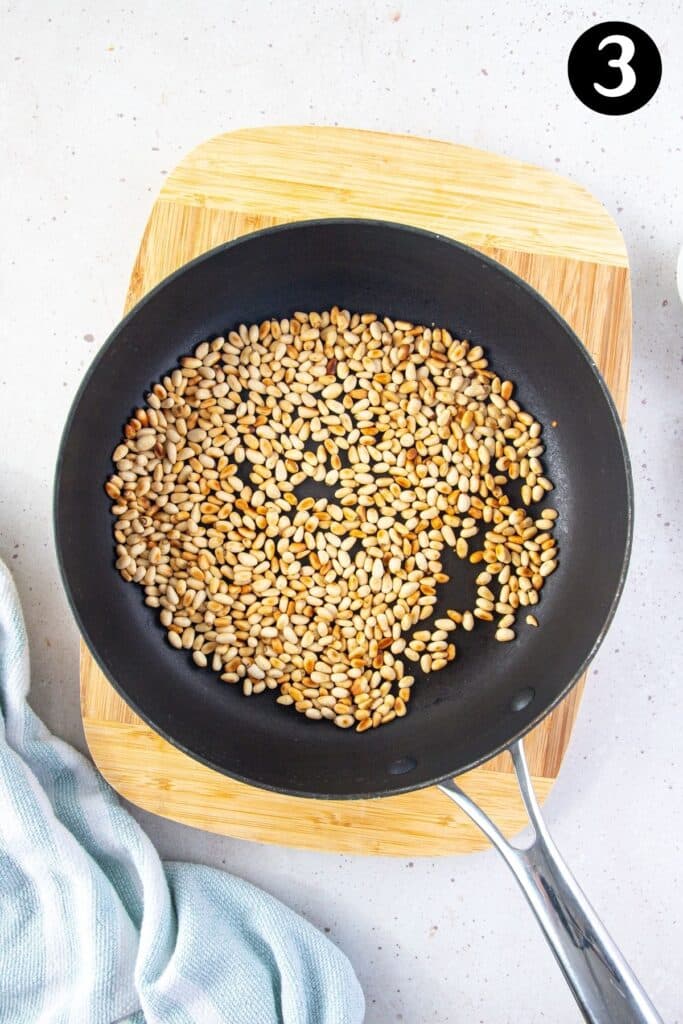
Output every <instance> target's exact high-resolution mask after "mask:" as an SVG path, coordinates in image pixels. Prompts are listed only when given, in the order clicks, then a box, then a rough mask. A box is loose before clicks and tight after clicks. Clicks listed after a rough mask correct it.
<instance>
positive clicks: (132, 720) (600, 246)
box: [81, 127, 631, 856]
mask: <svg viewBox="0 0 683 1024" xmlns="http://www.w3.org/2000/svg"><path fill="white" fill-rule="evenodd" d="M339 216H345V217H375V218H381V219H386V220H391V221H401V222H403V223H406V224H413V225H416V226H418V227H421V228H428V229H431V230H432V231H436V232H439V233H441V234H444V235H449V236H451V237H453V238H456V239H458V240H459V241H461V242H465V243H467V244H468V245H471V246H474V247H475V248H477V249H480V250H481V251H482V252H485V253H487V254H488V255H489V256H492V257H493V258H494V259H496V260H499V261H500V262H501V263H503V264H504V265H505V266H507V267H509V268H510V269H511V270H514V271H515V272H516V273H517V274H519V275H520V276H521V277H523V278H525V279H526V280H527V281H528V282H529V283H530V284H531V285H533V286H534V288H536V289H538V291H539V292H541V294H542V295H544V296H545V297H546V298H547V299H548V300H549V301H550V302H551V303H552V304H553V305H554V306H555V307H556V308H557V309H558V310H559V312H560V313H561V314H562V316H563V317H564V318H565V319H566V320H567V321H568V322H569V324H571V326H572V327H573V328H574V330H575V331H576V333H577V334H578V335H579V337H580V338H581V339H582V340H583V341H584V343H585V344H586V346H587V347H588V348H589V350H590V352H591V353H592V355H593V357H594V358H595V360H596V362H597V364H598V366H599V367H600V369H601V370H602V373H603V374H604V376H605V378H606V380H607V383H608V385H609V386H610V389H611V391H612V394H613V395H614V398H615V400H616V403H617V406H618V408H619V410H620V413H621V415H622V416H623V415H624V412H625V406H626V393H627V387H628V377H629V364H630V354H631V297H630V286H629V272H628V260H627V255H626V250H625V247H624V242H623V239H622V237H621V235H620V233H619V230H618V228H617V226H616V224H615V223H614V221H613V220H612V219H611V217H610V216H609V214H608V213H607V211H606V210H605V209H604V208H603V207H602V206H601V204H600V203H599V202H598V201H597V199H595V198H594V197H593V196H592V195H590V194H589V193H588V192H586V191H585V189H583V188H581V187H580V186H579V185H576V184H574V183H573V182H571V181H568V180H566V179H565V178H561V177H559V176H557V175H556V174H553V173H551V172H549V171H546V170H543V169H542V168H539V167H532V166H529V165H527V164H522V163H519V162H517V161H515V160H508V159H506V158H505V157H501V156H495V155H493V154H491V153H485V152H481V151H479V150H474V149H469V148H467V147H465V146H456V145H452V144H451V143H445V142H436V141H433V140H427V139H418V138H412V137H408V136H399V135H384V134H378V133H376V132H360V131H353V130H348V129H341V128H312V127H295V128H258V129H251V130H245V131H238V132H230V133H228V134H226V135H219V136H216V137H215V138H213V139H211V140H209V141H208V142H206V143H204V144H203V145H201V146H199V147H198V148H197V149H195V150H194V151H193V152H192V153H190V154H189V155H188V156H187V157H186V158H185V159H184V160H183V161H182V162H181V163H180V164H179V165H178V167H176V169H175V170H174V171H173V172H172V173H171V174H169V176H168V178H167V179H166V183H165V185H164V187H163V188H162V190H161V193H160V195H159V196H158V198H157V200H156V202H155V204H154V206H153V208H152V212H151V215H150V218H149V221H148V223H147V227H146V229H145V233H144V235H143V238H142V242H141V244H140V249H139V252H138V255H137V259H136V261H135V266H134V268H133V273H132V276H131V281H130V287H129V289H128V295H127V299H126V309H130V307H131V306H133V305H134V304H135V303H136V302H137V301H138V300H139V299H141V298H142V296H143V295H144V294H145V293H146V292H147V291H149V289H150V288H153V287H154V285H156V284H157V283H158V282H159V281H161V280H162V279H163V278H164V277H166V276H167V275H168V274H170V273H171V272H172V271H174V270H175V269H176V268H177V267H179V266H180V265H181V264H183V263H185V262H187V261H188V260H190V259H192V258H193V257H195V256H198V255H199V254H200V253H202V252H205V251H206V250H207V249H211V248H212V247H214V246H216V245H219V244H220V243H221V242H225V241H227V240H229V239H231V238H235V237H236V236H238V235H242V234H245V233H247V232H249V231H254V230H256V229H257V228H262V227H267V226H270V225H273V224H280V223H284V222H287V221H294V220H304V219H309V218H315V217H339ZM583 682H584V681H582V682H581V684H580V685H579V686H577V687H576V688H575V689H574V690H573V692H572V693H571V694H570V695H569V696H568V697H567V698H566V700H565V701H564V702H563V703H562V704H561V705H560V706H559V707H558V708H557V709H556V710H555V711H554V712H553V713H552V714H551V715H550V716H548V717H547V718H546V719H545V721H544V722H542V723H541V725H539V726H538V727H537V728H536V729H535V730H534V731H533V732H532V733H531V734H530V736H529V737H528V738H527V741H526V749H527V754H528V756H529V760H530V765H531V771H532V774H533V776H534V781H535V786H536V791H537V793H538V795H539V797H540V799H541V800H544V799H545V798H546V797H547V795H548V793H549V791H550V789H551V788H552V785H553V782H554V781H555V779H556V777H557V774H558V772H559V769H560V765H561V763H562V758H563V755H564V752H565V750H566V747H567V743H568V741H569V737H570V735H571V730H572V726H573V724H574V720H575V718H576V714H577V711H578V707H579V702H580V699H581V692H582V688H583ZM81 708H82V714H83V724H84V727H85V734H86V737H87V741H88V745H89V747H90V751H91V753H92V756H93V758H94V760H95V762H96V764H97V765H98V767H99V768H100V770H101V772H102V774H103V775H104V776H105V778H107V779H108V780H109V782H110V783H111V784H112V785H113V786H114V788H115V789H117V790H118V791H119V793H121V794H123V796H125V797H127V798H128V799H129V800H131V801H132V802H133V803H135V804H138V805H139V806H140V807H144V808H145V809H147V810H149V811H153V812H155V813H156V814H160V815H163V816H165V817H168V818H173V819H174V820H176V821H181V822H184V823H185V824H187V825H193V826H194V827H196V828H203V829H208V830H210V831H213V832H221V833H224V834H226V835H232V836H239V837H240V838H242V839H253V840H258V841H260V842H267V843H280V844H283V845H288V846H298V847H305V848H308V849H316V850H337V851H341V852H344V853H366V854H395V855H401V856H415V855H421V854H422V855H429V856H435V855H438V854H449V853H464V852H468V851H471V850H479V849H482V848H484V847H485V846H487V845H488V843H487V841H486V840H485V839H484V838H483V837H482V836H481V835H480V833H479V832H478V831H477V830H476V828H475V827H474V826H473V825H472V824H471V823H470V821H469V819H467V818H465V816H464V815H463V814H462V813H461V812H460V811H459V810H458V809H457V808H456V807H455V806H454V805H453V804H452V803H451V802H450V801H449V800H447V799H446V798H445V797H444V796H443V795H442V794H440V793H439V792H438V790H436V789H428V790H423V791H421V792H418V793H408V794H405V795H401V796H394V797H388V798H386V799H382V800H358V801H326V800H305V799H301V798H292V797H286V796H280V795H278V794H275V793H271V792H268V791H266V790H260V789H256V788H254V787H251V786H247V785H244V784H243V783H238V782H234V781H232V780H231V779H229V778H226V777H225V776H223V775H221V774H219V773H218V772H215V771H213V770H211V769H210V768H206V767H205V766H204V765H201V764H199V763H197V762H196V761H193V760H192V759H191V758H190V757H188V756H187V755H186V754H183V753H181V752H180V751H179V750H177V749H176V748H175V747H173V746H172V745H171V744H169V743H168V742H167V741H166V740H164V739H162V738H161V737H160V736H158V735H157V734H156V733H155V732H154V731H153V730H152V729H150V728H149V726H147V725H146V724H145V723H144V722H142V721H141V719H140V718H138V717H137V716H136V715H135V714H134V713H133V711H131V709H130V708H129V707H128V706H127V705H126V704H125V703H124V701H123V700H122V699H121V698H120V697H119V696H118V694H117V693H116V691H115V690H114V689H113V688H112V687H111V685H110V684H109V683H108V682H107V680H106V679H105V677H104V676H103V675H102V673H101V672H100V670H99V669H98V667H97V665H96V664H95V661H94V660H93V658H92V656H91V655H90V653H89V651H88V650H87V648H86V647H85V646H84V645H82V649H81ZM461 782H462V785H463V788H464V789H465V790H466V791H467V792H468V793H469V794H470V795H471V796H473V797H474V798H475V799H476V800H477V801H478V802H479V803H480V804H481V805H482V807H483V808H484V809H485V810H486V811H487V812H488V813H489V814H490V815H491V816H492V817H493V818H494V820H495V821H496V822H497V823H498V824H499V825H500V826H501V828H502V829H503V830H504V831H505V833H506V834H507V835H512V834H514V833H515V832H517V831H519V830H520V828H521V827H522V826H523V825H524V823H525V818H524V814H523V811H522V807H521V802H520V800H519V798H518V796H517V791H516V783H515V781H514V776H513V775H512V774H511V762H510V758H509V756H508V755H507V754H504V755H502V756H500V757H497V758H495V759H494V760H492V761H489V762H488V763H487V764H486V765H484V766H482V767H481V768H478V769H477V770H475V771H473V772H470V773H468V774H467V775H466V776H463V777H462V779H461Z"/></svg>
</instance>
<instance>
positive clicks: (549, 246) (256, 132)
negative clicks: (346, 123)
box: [157, 125, 628, 267]
mask: <svg viewBox="0 0 683 1024" xmlns="http://www.w3.org/2000/svg"><path fill="white" fill-rule="evenodd" d="M316 163H319V164H320V166H321V172H320V173H319V174H318V175H317V177H318V178H319V181H318V182H316V171H315V165H316ZM397 166H400V168H401V173H400V174H397V173H396V167H397ZM473 171H476V185H475V186H472V184H471V183H472V180H474V178H475V176H474V175H473ZM439 174H441V177H438V175H439ZM382 196H383V198H382ZM369 197H371V200H370V202H369ZM501 199H502V200H504V201H503V202H501ZM157 202H158V203H161V204H164V203H178V204H180V205H190V206H206V207H215V208H216V209H232V210H234V211H237V212H242V213H248V212H251V213H252V214H253V213H254V212H255V211H256V210H258V211H260V212H262V213H263V212H265V213H270V214H271V215H273V216H274V217H275V218H276V219H277V220H279V221H282V222H284V221H288V220H305V219H314V218H324V217H334V216H336V217H339V216H350V217H363V216H371V215H372V212H371V211H370V210H369V206H373V208H374V215H375V216H377V217H379V218H380V219H394V220H396V219H398V220H403V221H405V222H406V223H411V224H414V225H415V226H418V227H423V228H425V229H427V230H434V231H437V232H441V233H444V234H446V235H450V236H451V237H454V238H458V240H460V241H462V242H465V243H466V244H471V245H474V246H475V248H478V247H481V246H482V245H490V246H494V247H496V246H500V247H502V248H518V249H522V250H523V251H527V252H536V251H539V252H544V253H545V254H547V255H561V256H562V255H563V256H567V257H570V258H577V259H584V260H587V261H594V262H599V263H611V264H612V265H614V266H620V267H628V255H627V251H626V246H625V243H624V239H623V236H622V234H621V231H620V230H619V227H618V225H617V224H616V222H615V220H614V218H613V217H612V216H611V214H610V213H609V211H608V210H607V208H606V207H605V206H604V204H603V203H601V201H600V200H599V199H598V198H597V197H596V196H595V195H593V194H592V193H591V192H590V191H588V189H586V188H585V187H584V186H582V185H579V184H577V183H576V182H575V181H573V180H571V179H570V178H567V177H565V176H564V175H562V174H560V173H559V172H558V171H556V170H548V169H546V168H543V167H540V166H537V165H534V164H528V163H524V162H523V161H520V160H517V159H513V158H511V157H507V156H503V155H500V154H495V153H489V152H487V151H485V150H480V149H475V148H473V147H470V146H464V145H460V144H458V143H454V142H447V141H443V140H438V139H427V138H421V137H419V136H415V135H400V134H394V133H390V132H377V131H373V130H367V129H356V128H339V127H333V126H318V125H274V126H261V127H257V128H237V129H234V130H232V131H229V132H223V133H220V134H217V135H214V136H212V137H211V138H209V139H206V140H205V141H204V142H201V143H199V144H198V145H197V146H195V147H194V148H193V149H192V150H190V152H189V153H187V155H186V156H185V157H183V159H182V160H181V161H180V163H179V164H177V165H176V167H175V168H174V169H173V171H171V173H170V174H169V175H168V176H167V178H166V179H165V181H164V184H163V186H162V188H161V191H160V192H159V195H158V198H157ZM472 211H474V216H472V215H471V214H472ZM391 212H393V213H394V216H393V217H392V216H390V213H391Z"/></svg>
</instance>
